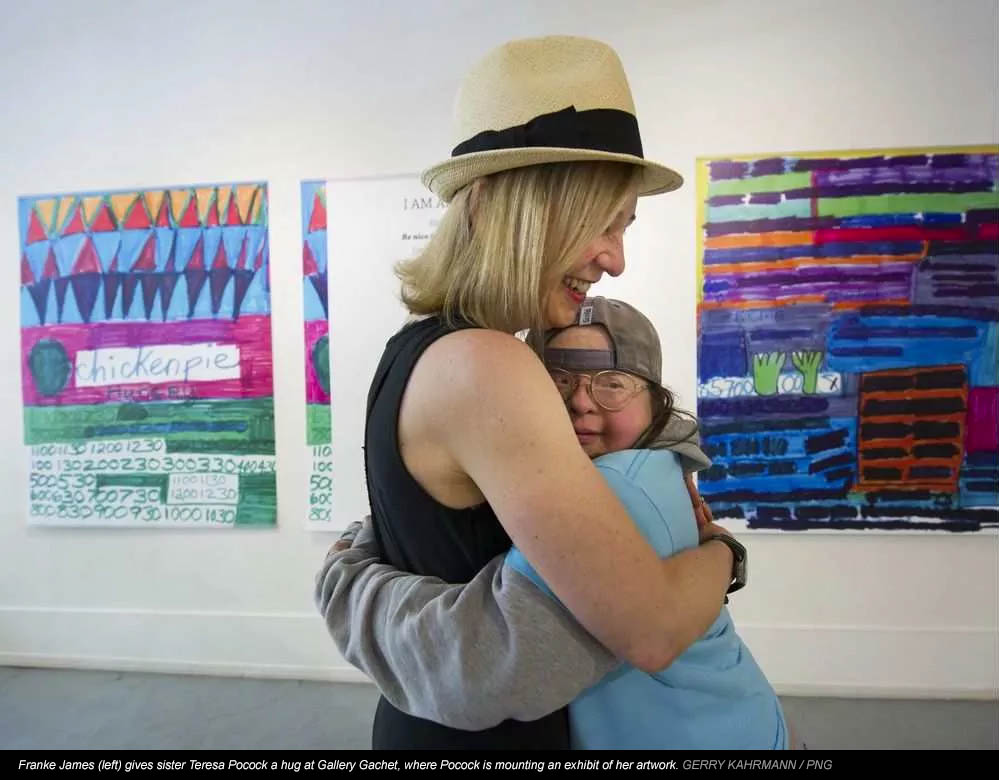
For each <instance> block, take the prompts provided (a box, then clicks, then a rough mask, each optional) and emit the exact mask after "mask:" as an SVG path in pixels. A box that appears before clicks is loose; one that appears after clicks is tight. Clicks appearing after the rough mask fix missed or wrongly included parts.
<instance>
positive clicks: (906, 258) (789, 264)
mask: <svg viewBox="0 0 999 780" xmlns="http://www.w3.org/2000/svg"><path fill="white" fill-rule="evenodd" d="M922 259H923V256H922V255H853V256H851V257H791V258H788V259H787V260H773V261H770V262H759V263H722V264H720V265H706V266H704V274H705V275H706V276H713V275H714V274H740V273H755V272H757V271H785V270H790V271H794V270H797V269H798V268H818V267H822V268H825V267H827V266H831V265H878V264H880V263H905V262H909V263H911V262H918V261H920V260H922Z"/></svg>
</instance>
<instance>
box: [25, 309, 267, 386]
mask: <svg viewBox="0 0 999 780" xmlns="http://www.w3.org/2000/svg"><path fill="white" fill-rule="evenodd" d="M43 339H52V340H55V341H58V342H59V343H61V344H62V346H63V348H64V349H65V350H66V354H67V355H68V356H69V359H70V360H71V361H72V362H73V364H74V365H75V364H76V353H77V352H79V351H80V350H94V349H102V348H109V347H138V346H140V345H142V346H156V345H162V344H202V343H218V344H235V345H237V346H238V347H239V354H240V378H239V379H224V380H217V381H213V382H177V383H163V384H159V385H150V384H149V383H144V382H143V383H123V384H117V385H109V386H105V387H80V388H78V387H76V386H75V379H74V377H73V376H70V379H69V383H68V384H67V388H66V389H65V390H64V391H63V392H62V393H60V394H59V395H57V396H40V395H38V394H37V392H36V390H35V386H34V382H33V381H32V378H31V372H30V370H29V369H28V355H29V354H30V353H31V350H32V348H33V347H34V346H35V344H37V343H38V342H39V341H41V340H43ZM21 367H22V371H21V387H22V393H23V397H24V403H25V405H28V406H39V405H45V406H52V405H63V404H92V403H105V402H107V401H108V400H109V398H110V395H112V394H111V393H109V391H111V390H114V391H115V392H117V391H118V390H119V389H132V390H136V391H138V390H141V389H144V388H149V387H156V386H158V387H160V388H163V387H167V386H177V385H183V391H184V393H185V395H187V396H189V397H193V398H220V399H227V398H259V397H261V396H269V395H273V392H274V390H273V388H274V371H273V357H272V354H271V318H270V316H269V315H246V316H243V317H240V318H239V320H237V321H236V322H232V321H230V320H192V321H188V322H168V323H161V324H155V323H145V322H136V323H120V322H115V323H97V324H93V325H43V326H40V327H35V328H22V329H21ZM110 400H113V399H110Z"/></svg>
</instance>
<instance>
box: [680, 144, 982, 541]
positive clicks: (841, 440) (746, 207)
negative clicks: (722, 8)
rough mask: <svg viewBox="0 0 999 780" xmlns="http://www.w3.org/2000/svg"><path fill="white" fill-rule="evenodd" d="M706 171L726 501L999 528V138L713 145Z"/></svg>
mask: <svg viewBox="0 0 999 780" xmlns="http://www.w3.org/2000/svg"><path fill="white" fill-rule="evenodd" d="M697 180H698V236H697V238H698V272H699V277H698V278H699V281H698V287H699V290H698V293H699V297H698V414H699V416H700V418H701V422H702V433H703V437H704V446H705V449H706V450H707V452H708V454H709V455H710V456H711V457H712V459H713V461H714V465H713V466H712V468H710V469H709V470H707V471H705V472H702V473H701V475H700V478H699V484H700V487H701V491H702V492H703V494H704V495H705V496H706V497H707V499H708V500H709V502H710V503H711V506H712V508H713V510H714V513H715V515H716V516H718V517H721V518H727V519H731V520H741V521H745V523H746V524H747V527H748V528H750V529H783V530H804V529H828V530H833V529H846V530H851V529H852V530H868V529H880V530H886V531H888V530H906V529H908V530H913V529H916V530H947V531H964V532H969V531H980V530H982V529H985V528H994V527H995V526H996V525H997V522H996V521H997V507H999V495H997V481H999V424H997V423H999V420H997V417H999V387H997V385H999V377H997V371H999V287H997V282H999V193H997V183H999V147H995V146H992V147H950V148H935V149H905V150H875V151H836V152H820V153H807V154H784V155H767V156H754V157H730V158H711V159H701V160H698V171H697Z"/></svg>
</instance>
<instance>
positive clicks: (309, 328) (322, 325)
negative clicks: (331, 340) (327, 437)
mask: <svg viewBox="0 0 999 780" xmlns="http://www.w3.org/2000/svg"><path fill="white" fill-rule="evenodd" d="M327 333H329V323H328V322H327V321H326V320H311V321H309V322H306V323H305V401H306V403H310V404H328V403H329V402H330V396H329V393H325V392H323V388H322V385H320V384H319V378H318V377H317V376H316V371H315V368H314V366H313V365H312V349H313V347H315V345H316V342H317V341H319V339H321V338H322V337H323V336H325V335H326V334H327Z"/></svg>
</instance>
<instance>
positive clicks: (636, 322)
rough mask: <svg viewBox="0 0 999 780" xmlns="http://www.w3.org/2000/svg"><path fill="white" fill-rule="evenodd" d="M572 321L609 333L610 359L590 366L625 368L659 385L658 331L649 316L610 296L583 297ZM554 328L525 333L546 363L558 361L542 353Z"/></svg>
mask: <svg viewBox="0 0 999 780" xmlns="http://www.w3.org/2000/svg"><path fill="white" fill-rule="evenodd" d="M575 325H602V326H603V327H604V329H605V330H606V331H607V334H608V336H610V341H611V345H612V348H613V353H614V354H613V357H612V359H611V361H610V362H609V363H608V364H604V365H597V364H594V365H593V368H595V369H597V368H605V369H615V370H617V371H627V372H628V373H629V374H634V375H635V376H640V377H641V378H642V379H645V380H647V381H649V382H652V383H653V384H655V385H658V386H660V387H662V347H661V346H660V344H659V334H658V333H656V329H655V328H654V327H653V325H652V323H651V322H650V321H649V318H648V317H646V316H645V315H644V314H642V313H641V312H640V311H639V310H638V309H636V308H635V307H634V306H632V305H630V304H627V303H625V302H624V301H619V300H616V299H614V298H604V297H602V296H600V297H596V298H587V299H586V300H585V301H583V304H582V306H580V307H579V314H577V315H576V321H575V322H574V323H573V326H575ZM570 327H572V326H570ZM558 332H559V330H548V331H545V333H544V334H543V335H542V334H540V333H535V332H534V331H532V332H531V333H530V334H529V335H528V337H527V343H528V344H529V345H530V346H531V348H532V349H533V350H534V351H535V352H536V353H537V354H538V355H539V356H541V358H542V359H543V360H544V361H545V363H546V364H547V365H552V364H553V362H554V363H557V361H558V355H554V356H546V355H545V346H546V345H547V344H548V342H549V340H551V339H552V337H554V336H555V334H556V333H558ZM559 352H561V350H559Z"/></svg>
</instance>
